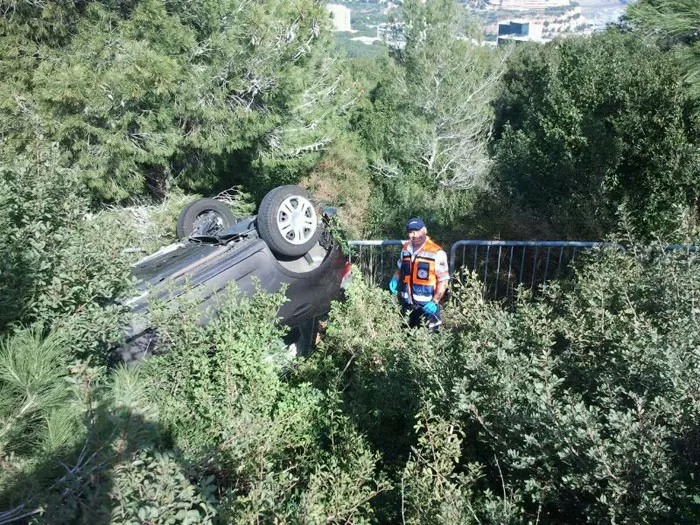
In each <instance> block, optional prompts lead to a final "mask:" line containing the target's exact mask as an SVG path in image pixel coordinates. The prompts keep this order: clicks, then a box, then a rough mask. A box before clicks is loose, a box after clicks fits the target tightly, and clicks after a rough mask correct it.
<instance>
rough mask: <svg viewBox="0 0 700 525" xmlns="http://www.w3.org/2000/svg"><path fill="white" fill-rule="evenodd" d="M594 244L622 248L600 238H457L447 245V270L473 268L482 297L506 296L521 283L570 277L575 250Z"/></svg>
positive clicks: (533, 284) (537, 284)
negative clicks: (563, 239)
mask: <svg viewBox="0 0 700 525" xmlns="http://www.w3.org/2000/svg"><path fill="white" fill-rule="evenodd" d="M597 247H616V248H618V249H622V247H621V246H619V245H615V244H613V243H603V242H581V241H479V240H464V241H457V242H456V243H454V244H453V245H452V247H451V249H450V271H451V273H452V274H454V273H455V271H462V270H464V269H468V270H470V271H473V272H476V274H477V275H479V277H480V279H481V281H482V286H483V293H484V296H485V297H489V298H501V297H509V296H511V295H513V292H514V291H515V289H516V288H517V287H518V286H520V285H522V286H523V287H525V288H529V289H530V290H533V291H534V290H536V289H539V288H540V287H541V288H542V289H543V290H544V289H546V287H547V283H548V282H550V281H552V280H558V279H568V278H570V277H571V276H572V275H573V264H572V263H573V262H574V261H575V259H576V255H577V253H579V252H580V251H582V250H590V249H591V248H597ZM460 255H461V256H460Z"/></svg>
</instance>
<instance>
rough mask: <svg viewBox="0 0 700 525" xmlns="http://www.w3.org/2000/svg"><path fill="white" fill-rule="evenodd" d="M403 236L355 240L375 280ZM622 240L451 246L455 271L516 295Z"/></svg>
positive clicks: (391, 262) (391, 263)
mask: <svg viewBox="0 0 700 525" xmlns="http://www.w3.org/2000/svg"><path fill="white" fill-rule="evenodd" d="M405 242H407V241H401V240H386V241H382V240H367V241H363V240H355V241H350V242H349V244H350V246H352V247H353V252H354V253H353V254H352V255H351V262H353V263H354V264H356V265H358V266H359V267H360V270H361V271H362V272H363V274H364V275H365V276H366V277H367V278H368V279H369V280H370V282H372V283H374V284H376V285H378V286H382V287H385V286H386V285H387V284H388V282H389V280H390V279H391V276H392V275H393V274H394V272H395V271H396V269H397V262H398V259H399V254H400V252H401V246H402V245H403V244H404V243H405ZM596 247H614V248H616V249H618V250H624V248H623V247H622V246H620V245H619V244H615V243H610V242H582V241H484V240H462V241H457V242H455V243H454V244H453V245H452V246H451V248H450V251H449V262H450V275H452V276H454V274H455V273H456V272H460V271H464V270H466V271H473V272H475V273H476V274H477V275H478V276H479V279H480V280H481V282H482V286H483V294H484V297H486V298H489V299H497V298H504V297H510V296H512V295H513V293H514V291H515V289H516V288H517V287H518V286H519V285H523V286H524V287H525V288H529V289H530V290H533V291H535V290H537V289H539V288H540V287H541V288H542V289H546V287H547V283H549V282H551V281H552V280H558V279H569V278H571V277H572V276H573V265H572V263H573V262H574V261H575V260H576V257H577V255H578V254H579V253H580V252H581V251H582V250H588V249H591V248H596ZM666 250H673V251H687V252H688V253H691V252H696V250H697V247H695V246H686V245H682V244H669V245H667V246H666Z"/></svg>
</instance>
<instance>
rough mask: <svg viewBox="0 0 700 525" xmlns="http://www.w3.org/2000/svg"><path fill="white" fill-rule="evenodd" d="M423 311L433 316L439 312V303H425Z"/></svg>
mask: <svg viewBox="0 0 700 525" xmlns="http://www.w3.org/2000/svg"><path fill="white" fill-rule="evenodd" d="M423 311H424V312H425V313H426V314H431V315H432V314H434V313H435V312H437V311H438V305H437V303H436V302H434V301H428V302H427V303H425V304H424V305H423Z"/></svg>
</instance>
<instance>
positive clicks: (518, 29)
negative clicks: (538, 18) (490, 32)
mask: <svg viewBox="0 0 700 525" xmlns="http://www.w3.org/2000/svg"><path fill="white" fill-rule="evenodd" d="M508 42H516V43H517V42H542V23H541V22H532V21H528V20H518V21H510V22H508V23H507V24H504V23H499V24H498V45H503V44H506V43H508Z"/></svg>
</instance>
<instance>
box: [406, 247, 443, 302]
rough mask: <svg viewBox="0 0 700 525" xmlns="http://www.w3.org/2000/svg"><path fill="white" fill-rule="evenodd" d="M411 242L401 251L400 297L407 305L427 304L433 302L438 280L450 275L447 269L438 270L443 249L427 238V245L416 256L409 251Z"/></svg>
mask: <svg viewBox="0 0 700 525" xmlns="http://www.w3.org/2000/svg"><path fill="white" fill-rule="evenodd" d="M410 245H411V242H410V241H409V242H407V243H405V244H404V245H403V248H402V249H401V269H400V270H399V273H400V278H399V283H400V285H399V297H400V298H401V300H402V301H403V302H404V303H406V304H414V303H415V304H421V305H422V304H425V303H427V302H428V301H432V299H433V294H434V293H435V287H436V286H437V283H438V280H442V279H444V276H445V275H449V273H448V270H447V268H441V269H439V270H438V269H437V268H436V259H437V256H438V252H440V251H442V248H441V247H440V246H439V245H438V244H436V243H434V242H433V241H431V240H430V237H428V238H426V240H425V244H424V245H423V247H422V248H421V249H420V251H419V252H418V253H416V254H413V253H412V252H410V251H409V249H408V248H409V246H410Z"/></svg>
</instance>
